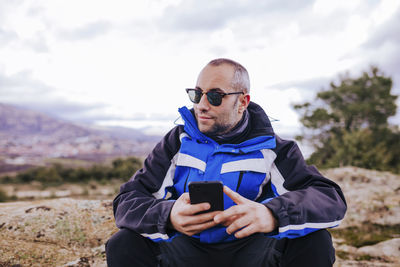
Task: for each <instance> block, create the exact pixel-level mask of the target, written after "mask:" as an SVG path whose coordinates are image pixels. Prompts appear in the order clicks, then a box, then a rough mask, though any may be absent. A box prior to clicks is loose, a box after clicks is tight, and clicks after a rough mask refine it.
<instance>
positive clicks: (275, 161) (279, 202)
mask: <svg viewBox="0 0 400 267" xmlns="http://www.w3.org/2000/svg"><path fill="white" fill-rule="evenodd" d="M179 112H180V114H181V116H182V118H183V120H184V122H185V124H184V125H179V126H176V127H175V128H173V129H172V130H171V131H170V132H169V133H168V134H167V135H166V136H165V137H164V138H163V139H162V140H161V142H159V143H158V144H157V145H156V147H155V148H154V150H153V151H152V153H151V154H150V155H149V156H148V157H147V159H146V160H145V162H144V166H143V168H142V169H141V170H139V171H137V172H136V173H135V174H134V175H133V177H132V178H131V179H130V180H129V181H128V182H127V183H125V184H123V185H122V186H121V189H120V193H119V195H118V196H117V197H116V198H115V199H114V203H113V206H114V216H115V220H116V224H117V226H118V227H119V228H128V229H131V230H133V231H136V232H138V233H140V234H141V235H143V236H145V237H148V238H150V239H152V240H154V241H168V240H170V239H171V238H173V237H174V236H175V235H177V234H179V233H177V232H176V231H174V230H173V229H172V228H171V227H170V223H169V214H170V211H171V208H172V206H173V204H174V201H175V200H176V199H177V198H178V197H179V196H180V195H181V194H182V193H184V192H187V191H188V188H187V186H188V183H189V182H191V181H201V180H220V181H222V182H223V183H224V185H226V186H228V187H230V188H231V189H232V190H234V191H236V192H238V193H239V194H240V195H242V196H244V197H246V198H248V199H250V200H253V201H256V202H259V203H263V204H264V205H265V206H266V207H268V208H269V209H270V210H271V211H272V213H273V214H274V216H275V217H276V219H277V221H278V224H279V227H278V229H277V230H276V231H275V232H272V233H268V234H267V235H269V236H271V237H274V238H284V237H287V238H296V237H301V236H304V235H307V234H308V233H311V232H313V231H316V230H319V229H324V228H330V227H335V226H337V225H339V223H340V221H341V220H342V219H343V217H344V214H345V211H346V202H345V199H344V196H343V193H342V191H341V189H340V188H339V186H338V185H336V184H335V183H334V182H332V181H330V180H329V179H327V178H325V177H323V176H322V175H321V174H320V173H319V172H318V171H317V169H316V168H315V167H313V166H308V165H306V163H305V162H304V159H303V156H302V154H301V152H300V150H299V148H298V146H297V145H296V143H295V142H294V141H288V140H283V139H281V138H279V137H278V136H277V135H275V134H274V132H273V129H272V127H271V123H270V121H269V119H268V116H267V115H266V114H265V112H264V111H263V110H262V108H261V107H260V106H258V105H257V104H255V103H253V102H250V105H249V106H248V109H247V112H248V113H249V123H248V126H247V129H246V131H245V133H244V134H243V135H242V136H241V140H237V141H236V142H235V143H232V144H219V143H217V142H216V141H214V140H213V139H211V138H209V137H208V136H206V135H204V134H203V133H201V132H200V131H199V129H198V128H197V123H196V120H195V118H194V116H193V114H192V112H191V111H189V110H188V109H187V108H186V107H183V108H180V109H179ZM232 205H235V204H234V203H233V201H232V200H231V199H230V198H229V197H227V196H225V198H224V206H225V209H227V208H229V207H230V206H232ZM194 237H197V238H199V239H200V241H201V242H205V243H216V242H228V241H231V240H235V237H234V236H233V235H228V234H227V233H226V231H225V227H224V226H222V225H221V226H216V227H213V228H210V229H208V230H205V231H203V232H201V233H199V234H197V235H195V236H194Z"/></svg>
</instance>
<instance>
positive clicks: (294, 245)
mask: <svg viewBox="0 0 400 267" xmlns="http://www.w3.org/2000/svg"><path fill="white" fill-rule="evenodd" d="M334 262H335V249H334V248H333V244H332V238H331V235H330V233H329V232H328V231H327V230H319V231H316V232H313V233H310V234H308V235H306V236H303V237H300V238H295V239H288V240H287V241H286V248H285V252H284V255H283V258H282V266H332V264H333V263H334Z"/></svg>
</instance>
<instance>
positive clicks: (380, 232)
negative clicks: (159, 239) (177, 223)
mask: <svg viewBox="0 0 400 267" xmlns="http://www.w3.org/2000/svg"><path fill="white" fill-rule="evenodd" d="M324 174H325V175H326V176H328V177H329V178H331V179H333V180H334V181H336V182H338V183H339V184H340V185H341V186H342V188H343V191H344V192H345V195H346V198H347V202H348V213H347V215H346V218H345V220H344V221H343V223H342V224H341V226H340V227H338V228H336V229H335V230H333V231H332V234H333V236H334V242H335V247H336V250H337V262H336V263H335V267H342V266H371V267H372V266H375V267H378V266H400V194H399V191H400V176H399V175H393V174H390V173H384V172H376V171H370V170H364V169H359V168H353V167H346V168H338V169H331V170H327V171H325V172H324ZM116 231H117V228H116V227H115V224H114V219H113V216H112V200H111V198H110V199H108V200H82V199H79V200H78V199H73V198H57V199H46V200H34V201H19V202H6V203H0V267H3V266H106V264H105V254H104V243H105V242H106V241H107V239H108V238H109V237H110V236H111V235H112V234H113V233H114V232H116Z"/></svg>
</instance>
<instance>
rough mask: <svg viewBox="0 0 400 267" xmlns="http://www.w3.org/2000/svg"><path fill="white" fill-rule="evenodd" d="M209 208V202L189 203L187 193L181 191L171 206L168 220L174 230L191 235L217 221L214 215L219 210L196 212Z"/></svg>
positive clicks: (211, 225) (212, 225) (213, 224)
mask: <svg viewBox="0 0 400 267" xmlns="http://www.w3.org/2000/svg"><path fill="white" fill-rule="evenodd" d="M208 209H210V204H209V203H200V204H195V205H191V204H190V197H189V193H183V194H182V195H181V196H180V197H179V198H178V199H177V200H176V201H175V204H174V205H173V206H172V209H171V214H170V221H171V224H172V226H173V227H174V229H175V230H177V231H179V232H181V233H183V234H186V235H188V236H192V235H194V234H197V233H200V232H201V231H204V230H206V229H208V228H211V227H214V226H216V225H217V223H216V222H215V221H214V216H215V215H217V214H218V213H220V212H221V211H214V212H207V213H203V214H197V215H195V214H196V213H198V212H201V211H205V210H208Z"/></svg>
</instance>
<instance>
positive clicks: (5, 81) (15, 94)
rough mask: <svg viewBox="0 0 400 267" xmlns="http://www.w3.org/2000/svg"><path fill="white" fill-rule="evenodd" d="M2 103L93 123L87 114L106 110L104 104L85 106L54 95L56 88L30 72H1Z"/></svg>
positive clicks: (0, 95)
mask: <svg viewBox="0 0 400 267" xmlns="http://www.w3.org/2000/svg"><path fill="white" fill-rule="evenodd" d="M0 89H1V90H0V102H4V103H8V104H13V105H16V106H21V107H24V108H28V109H33V110H36V111H40V112H44V113H46V114H50V115H53V116H56V117H59V118H63V119H68V120H75V119H78V120H79V119H81V121H91V120H90V119H88V118H85V114H86V113H90V112H93V111H94V110H98V109H101V108H104V107H105V105H104V104H98V103H97V104H96V103H95V104H83V103H77V102H72V101H70V100H67V99H63V98H61V97H58V96H56V95H55V94H54V92H55V91H56V88H54V87H51V86H49V85H47V84H45V83H43V82H41V81H38V80H35V79H34V78H32V75H31V72H30V71H23V72H19V73H16V74H13V75H9V76H8V75H5V74H4V73H2V72H0Z"/></svg>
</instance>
